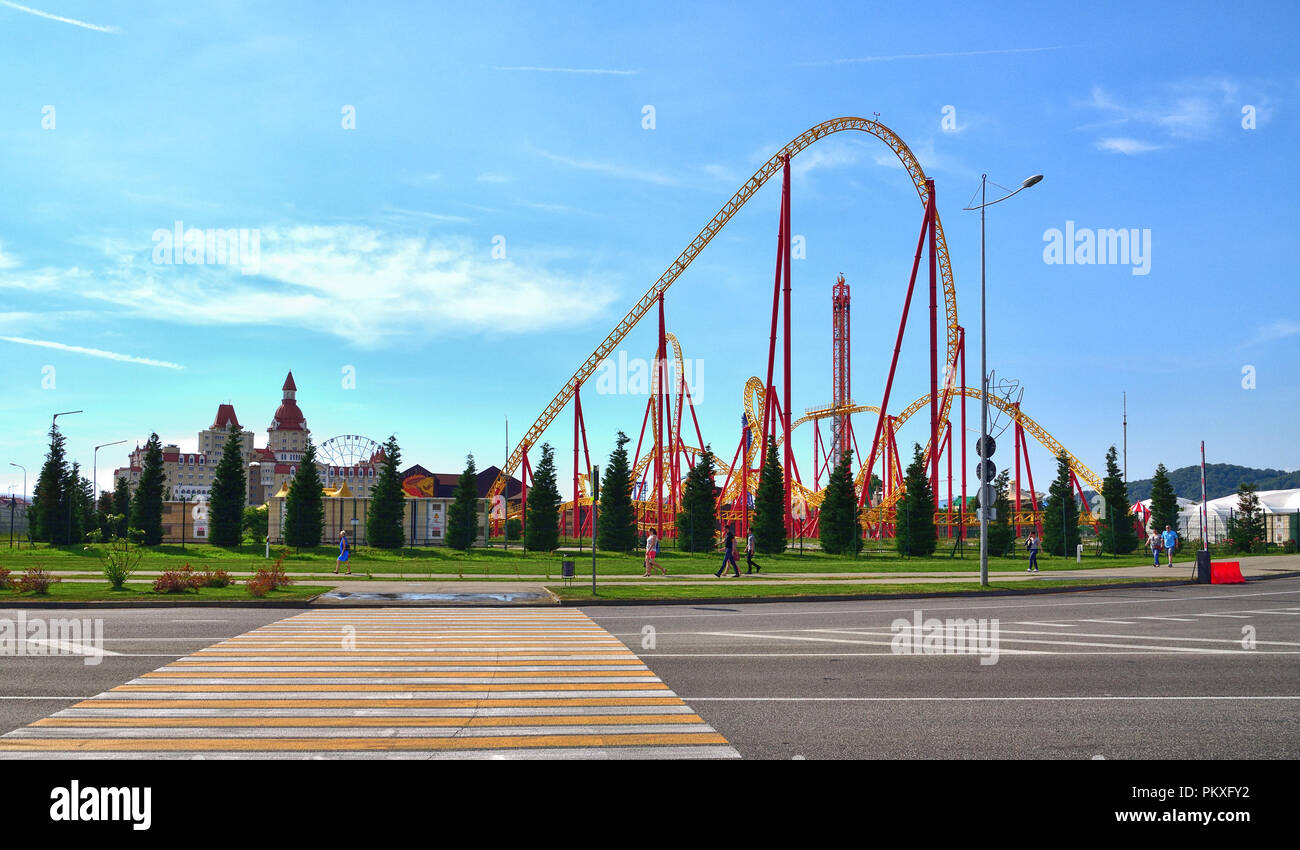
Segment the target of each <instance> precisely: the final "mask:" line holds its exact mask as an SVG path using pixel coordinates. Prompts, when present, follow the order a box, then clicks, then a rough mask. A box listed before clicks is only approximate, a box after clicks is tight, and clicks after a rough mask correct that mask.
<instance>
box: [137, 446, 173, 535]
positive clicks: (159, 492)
mask: <svg viewBox="0 0 1300 850" xmlns="http://www.w3.org/2000/svg"><path fill="white" fill-rule="evenodd" d="M164 481H165V476H164V473H163V455H162V441H161V440H159V439H158V435H157V434H150V435H149V441H148V442H147V443H145V446H144V465H143V466H142V467H141V468H140V483H139V484H138V485H136V488H135V495H134V496H132V497H131V522H130V527H131V528H134V529H138V530H139V531H140V533H141V539H140V542H141V543H142V544H143V545H145V546H157V545H159V544H160V543H162V539H163V527H162V514H163V486H164Z"/></svg>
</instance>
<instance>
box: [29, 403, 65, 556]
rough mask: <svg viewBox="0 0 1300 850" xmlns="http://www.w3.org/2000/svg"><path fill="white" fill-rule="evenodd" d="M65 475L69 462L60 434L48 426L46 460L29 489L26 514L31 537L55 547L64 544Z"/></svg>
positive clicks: (56, 429) (57, 430)
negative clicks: (30, 499) (30, 493)
mask: <svg viewBox="0 0 1300 850" xmlns="http://www.w3.org/2000/svg"><path fill="white" fill-rule="evenodd" d="M67 477H68V461H67V455H66V452H65V449H64V440H63V435H62V434H60V433H59V429H58V428H55V427H53V426H51V428H50V448H49V451H47V452H46V453H45V463H44V465H43V466H41V474H40V475H39V476H38V477H37V479H36V487H35V488H34V489H33V490H32V505H31V510H30V511H29V516H30V520H31V535H32V539H33V540H38V541H41V542H42V543H51V544H53V545H55V546H66V545H67V543H68V530H67V521H66V517H67V512H66V508H67V500H66V497H65V495H64V489H63V487H64V481H65V479H66V478H67Z"/></svg>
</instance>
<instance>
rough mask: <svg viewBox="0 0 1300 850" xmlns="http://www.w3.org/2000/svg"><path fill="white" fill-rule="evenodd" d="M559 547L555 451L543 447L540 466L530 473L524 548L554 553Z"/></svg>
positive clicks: (531, 550)
mask: <svg viewBox="0 0 1300 850" xmlns="http://www.w3.org/2000/svg"><path fill="white" fill-rule="evenodd" d="M559 546H560V489H559V487H558V486H557V485H556V483H555V449H553V448H552V447H551V444H550V443H542V462H541V463H539V464H537V469H536V470H535V471H534V472H533V486H532V487H530V488H529V489H528V525H527V527H526V528H525V529H524V548H525V549H528V550H529V551H530V552H554V551H555V550H556V549H557V548H559Z"/></svg>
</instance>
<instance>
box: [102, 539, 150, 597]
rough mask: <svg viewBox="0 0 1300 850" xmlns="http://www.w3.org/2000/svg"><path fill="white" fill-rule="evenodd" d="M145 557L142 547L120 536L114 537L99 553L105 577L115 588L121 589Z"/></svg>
mask: <svg viewBox="0 0 1300 850" xmlns="http://www.w3.org/2000/svg"><path fill="white" fill-rule="evenodd" d="M143 557H144V550H143V549H141V548H140V547H138V546H134V547H133V546H132V545H131V543H130V541H128V540H123V539H122V538H120V537H115V538H113V539H112V540H110V541H109V544H108V545H107V546H106V547H104V549H103V550H102V551H100V553H99V559H100V561H101V562H102V563H103V565H104V578H106V579H108V583H109V584H110V585H111V586H112V588H113V589H114V590H120V589H121V588H122V585H123V584H125V583H126V580H127V579H129V578H130V577H131V574H132V573H134V572H135V570H136V568H137V567H138V566H140V559H141V558H143Z"/></svg>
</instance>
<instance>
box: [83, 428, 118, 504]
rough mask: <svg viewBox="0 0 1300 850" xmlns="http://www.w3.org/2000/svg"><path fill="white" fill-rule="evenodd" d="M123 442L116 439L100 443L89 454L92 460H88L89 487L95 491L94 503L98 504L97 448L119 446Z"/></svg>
mask: <svg viewBox="0 0 1300 850" xmlns="http://www.w3.org/2000/svg"><path fill="white" fill-rule="evenodd" d="M125 442H126V440H117V441H115V442H112V443H100V444H99V445H98V446H95V451H94V454H93V455H92V456H91V457H92V460H91V461H90V466H91V470H90V477H91V489H92V490H94V491H95V504H99V450H100V449H102V448H105V447H107V446H120V445H121V444H122V443H125Z"/></svg>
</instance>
